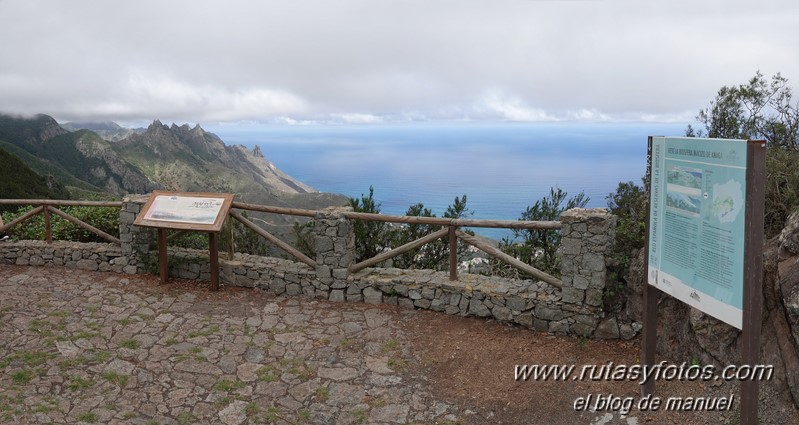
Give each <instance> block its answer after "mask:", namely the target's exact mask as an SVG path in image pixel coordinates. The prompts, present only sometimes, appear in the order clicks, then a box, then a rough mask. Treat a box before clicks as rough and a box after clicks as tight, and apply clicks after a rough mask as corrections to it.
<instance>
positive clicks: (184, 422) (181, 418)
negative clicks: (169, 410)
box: [176, 412, 195, 425]
mask: <svg viewBox="0 0 799 425" xmlns="http://www.w3.org/2000/svg"><path fill="white" fill-rule="evenodd" d="M176 419H177V420H178V424H180V425H189V424H192V423H195V421H194V417H193V416H192V415H191V413H189V412H183V413H181V414H179V415H178V417H177V418H176Z"/></svg>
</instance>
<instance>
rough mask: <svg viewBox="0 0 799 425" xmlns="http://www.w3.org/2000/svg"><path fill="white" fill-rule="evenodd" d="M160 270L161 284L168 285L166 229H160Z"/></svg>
mask: <svg viewBox="0 0 799 425" xmlns="http://www.w3.org/2000/svg"><path fill="white" fill-rule="evenodd" d="M158 268H159V271H160V274H161V284H166V282H167V280H168V279H169V260H167V257H166V229H161V228H159V229H158Z"/></svg>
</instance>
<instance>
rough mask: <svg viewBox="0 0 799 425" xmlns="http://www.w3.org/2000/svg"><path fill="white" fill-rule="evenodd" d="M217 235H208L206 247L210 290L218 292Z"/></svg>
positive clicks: (212, 233) (211, 233) (210, 233)
mask: <svg viewBox="0 0 799 425" xmlns="http://www.w3.org/2000/svg"><path fill="white" fill-rule="evenodd" d="M217 235H218V234H217V233H214V232H209V233H208V247H209V250H210V251H211V252H210V263H211V290H212V291H218V290H219V237H218V236H217Z"/></svg>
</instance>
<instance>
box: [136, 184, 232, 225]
mask: <svg viewBox="0 0 799 425" xmlns="http://www.w3.org/2000/svg"><path fill="white" fill-rule="evenodd" d="M233 196H234V195H233V194H231V193H212V192H169V191H163V190H156V191H154V192H153V193H152V194H150V198H149V199H148V200H147V203H145V204H144V206H143V207H142V209H141V211H140V212H139V214H138V215H137V216H136V220H134V221H133V224H134V225H136V226H144V227H154V228H163V229H177V230H196V231H200V232H216V233H218V232H220V231H221V230H222V223H224V221H225V218H227V215H228V212H229V211H230V207H231V206H232V205H233ZM211 200H213V201H214V202H216V203H219V204H218V205H217V204H214V205H211V206H210V207H208V209H209V210H211V211H215V216H214V219H213V221H211V222H210V223H209V222H208V220H207V217H206V218H203V217H196V216H195V217H192V216H190V215H187V216H185V217H176V218H175V219H172V220H170V219H168V218H153V216H155V215H156V214H159V213H160V214H164V215H165V214H169V213H172V211H166V208H165V207H166V203H168V202H169V201H173V202H172V204H173V205H171V206H172V207H174V208H180V207H181V205H180V204H181V203H187V202H195V203H205V202H208V201H211Z"/></svg>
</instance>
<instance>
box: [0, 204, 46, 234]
mask: <svg viewBox="0 0 799 425" xmlns="http://www.w3.org/2000/svg"><path fill="white" fill-rule="evenodd" d="M42 211H44V207H43V206H39V207H36V208H34V209H32V210H30V211H28V212H26V213H25V214H23V215H21V216H19V217H17V218H15V219H13V220H11V221H9V222H8V223H6V224H5V225H3V226H0V233H4V232H5V231H6V230H8V229H10V228H12V227H14V226H16V225H17V224H19V223H22V222H23V221H25V220H27V219H29V218H31V217H33V216H35V215H36V214H40V213H41V212H42Z"/></svg>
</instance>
